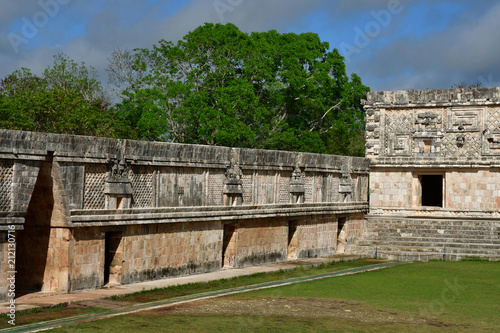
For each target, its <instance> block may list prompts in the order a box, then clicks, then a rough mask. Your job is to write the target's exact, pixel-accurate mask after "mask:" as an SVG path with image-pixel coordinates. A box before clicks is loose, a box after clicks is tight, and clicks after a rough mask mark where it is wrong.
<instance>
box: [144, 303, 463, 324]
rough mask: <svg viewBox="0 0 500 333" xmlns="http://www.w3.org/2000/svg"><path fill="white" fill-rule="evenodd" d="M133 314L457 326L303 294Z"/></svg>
mask: <svg viewBox="0 0 500 333" xmlns="http://www.w3.org/2000/svg"><path fill="white" fill-rule="evenodd" d="M135 315H139V316H148V317H161V316H165V315H172V316H200V315H204V316H245V317H257V318H258V317H259V316H272V317H294V318H332V319H339V320H353V321H358V322H363V323H373V324H411V325H431V326H438V327H450V326H460V325H455V324H451V323H445V322H441V321H437V320H435V319H433V318H428V317H425V316H423V315H420V314H414V313H408V312H398V311H394V310H383V309H373V308H370V307H368V306H366V305H365V304H363V303H361V302H355V301H349V300H335V299H327V298H304V297H234V296H233V297H227V298H226V297H225V298H217V299H210V300H203V301H197V302H193V303H188V304H181V305H176V306H171V307H167V308H161V309H154V310H148V311H144V312H139V313H137V314H135Z"/></svg>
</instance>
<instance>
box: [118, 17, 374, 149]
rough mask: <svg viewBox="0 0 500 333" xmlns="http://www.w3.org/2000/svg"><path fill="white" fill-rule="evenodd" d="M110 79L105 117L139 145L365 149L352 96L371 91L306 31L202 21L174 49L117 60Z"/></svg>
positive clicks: (166, 45) (162, 47) (167, 46)
mask: <svg viewBox="0 0 500 333" xmlns="http://www.w3.org/2000/svg"><path fill="white" fill-rule="evenodd" d="M117 59H118V60H120V62H118V61H117ZM113 60H114V61H113ZM127 63H128V64H130V66H128V67H127V66H126V68H124V64H125V65H126V64H127ZM109 72H110V73H111V74H112V75H113V76H112V78H113V81H114V83H115V84H116V85H117V86H120V85H122V84H123V86H124V87H125V89H124V90H123V91H122V96H123V99H122V101H121V103H118V104H117V105H115V107H114V108H113V111H114V112H115V115H116V116H117V117H118V118H120V119H121V120H122V121H124V123H125V124H126V126H127V127H129V128H131V129H133V133H134V136H135V138H137V139H145V140H164V141H172V142H182V143H199V144H208V145H221V146H231V147H246V148H262V149H283V150H292V151H308V152H317V153H335V154H350V155H362V154H363V151H364V146H363V134H362V131H363V125H364V124H363V118H364V114H363V108H362V106H361V104H360V99H361V98H363V93H364V92H366V91H368V90H369V89H368V88H367V87H366V86H364V85H363V84H362V82H361V79H360V78H359V76H357V75H356V74H353V75H351V77H348V75H347V74H346V70H345V64H344V59H343V57H342V56H341V55H340V54H339V52H338V51H337V50H336V49H334V50H332V51H329V45H328V43H326V42H322V41H321V40H320V38H319V36H318V35H317V34H314V33H304V34H294V33H285V34H280V33H278V32H276V31H268V32H254V33H251V34H246V33H243V32H241V31H240V30H239V29H238V28H237V27H236V26H234V25H233V24H226V25H222V24H215V25H214V24H210V23H207V24H205V25H203V26H201V27H199V28H197V29H195V30H194V31H192V32H190V33H188V34H187V35H186V36H185V37H184V38H183V39H182V40H180V41H179V42H178V43H177V44H173V43H172V42H169V41H165V40H161V41H160V42H159V43H158V45H154V46H153V47H152V48H151V49H136V50H134V52H133V53H127V52H125V53H123V52H122V53H120V52H118V53H115V54H114V57H113V58H112V59H111V63H110V66H109Z"/></svg>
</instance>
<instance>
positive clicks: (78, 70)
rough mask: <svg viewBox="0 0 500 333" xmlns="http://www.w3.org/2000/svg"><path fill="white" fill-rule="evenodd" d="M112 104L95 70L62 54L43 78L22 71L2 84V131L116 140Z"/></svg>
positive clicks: (2, 81) (0, 91)
mask: <svg viewBox="0 0 500 333" xmlns="http://www.w3.org/2000/svg"><path fill="white" fill-rule="evenodd" d="M108 108H109V103H108V101H107V99H106V96H105V93H104V90H103V89H102V87H101V85H100V83H99V81H97V79H96V73H95V70H94V69H93V68H90V69H88V68H87V67H86V66H85V64H81V65H78V64H77V63H75V62H74V61H72V60H70V59H69V58H68V57H67V56H65V55H63V54H58V55H56V56H54V64H53V66H52V67H50V66H49V67H48V68H47V69H46V70H45V71H44V72H43V74H42V75H41V76H37V75H34V74H32V73H31V71H30V70H29V69H26V68H23V69H21V70H17V71H15V72H13V73H12V74H10V75H8V76H7V77H5V78H4V79H2V80H1V81H0V127H1V128H8V129H17V130H28V131H40V132H51V133H66V134H81V135H97V136H114V135H113V133H114V132H113V126H114V125H113V121H112V118H111V115H112V114H111V113H109V112H108Z"/></svg>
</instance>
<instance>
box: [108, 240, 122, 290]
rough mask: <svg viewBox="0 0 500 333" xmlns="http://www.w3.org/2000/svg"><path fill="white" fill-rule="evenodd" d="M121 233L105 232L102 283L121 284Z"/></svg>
mask: <svg viewBox="0 0 500 333" xmlns="http://www.w3.org/2000/svg"><path fill="white" fill-rule="evenodd" d="M122 238H123V235H122V232H121V231H111V232H106V236H105V241H104V284H105V285H107V284H109V285H117V284H121V282H122V276H123V241H122Z"/></svg>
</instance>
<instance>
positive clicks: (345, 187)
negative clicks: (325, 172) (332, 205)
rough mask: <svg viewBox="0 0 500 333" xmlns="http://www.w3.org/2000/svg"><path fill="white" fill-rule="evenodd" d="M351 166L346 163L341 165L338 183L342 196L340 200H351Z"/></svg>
mask: <svg viewBox="0 0 500 333" xmlns="http://www.w3.org/2000/svg"><path fill="white" fill-rule="evenodd" d="M350 169H351V167H350V165H348V164H343V165H342V170H341V171H342V178H341V179H340V184H339V193H340V195H341V197H342V202H350V201H351V200H352V192H353V191H352V180H351V170H350Z"/></svg>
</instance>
